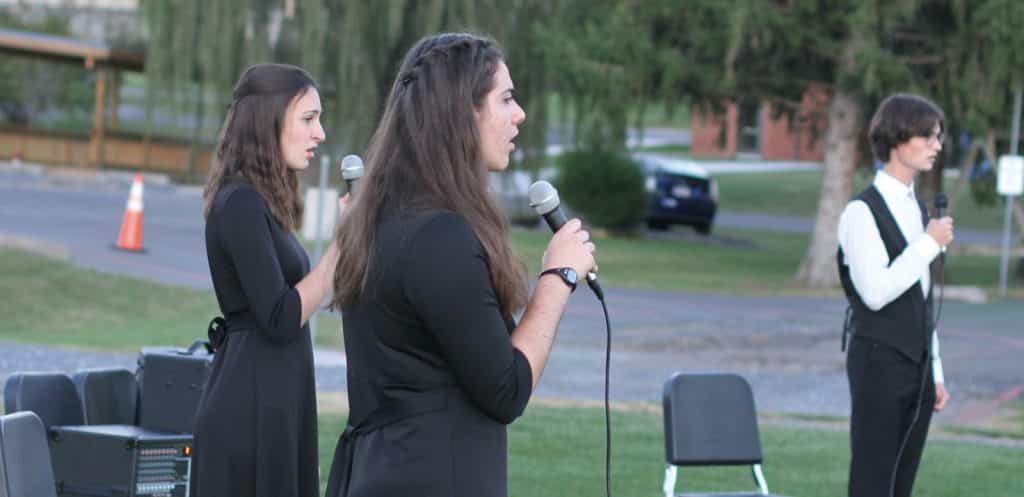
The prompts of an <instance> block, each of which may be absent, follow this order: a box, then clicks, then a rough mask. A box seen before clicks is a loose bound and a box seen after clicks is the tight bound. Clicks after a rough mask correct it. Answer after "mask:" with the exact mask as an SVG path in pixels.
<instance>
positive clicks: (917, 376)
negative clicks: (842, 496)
mask: <svg viewBox="0 0 1024 497" xmlns="http://www.w3.org/2000/svg"><path fill="white" fill-rule="evenodd" d="M846 374H847V377H848V378H849V380H850V405H851V408H852V412H851V415H850V452H851V459H850V481H849V486H848V491H849V496H850V497H886V496H890V495H891V496H892V497H910V495H911V492H912V490H913V487H914V477H915V476H916V475H917V468H918V465H919V463H920V462H921V453H922V452H923V451H924V443H925V439H926V438H927V436H928V425H929V424H930V423H931V419H932V410H933V408H934V406H935V382H934V380H933V378H932V371H931V360H930V358H929V357H928V354H927V352H926V353H925V357H923V358H921V362H920V363H917V362H914V361H912V360H910V359H909V358H907V357H906V356H904V355H903V354H901V353H900V352H898V351H897V350H896V349H894V348H892V347H889V346H887V345H884V344H880V343H876V342H873V341H870V340H866V339H863V338H857V337H854V339H853V340H851V341H850V347H849V353H848V355H847V358H846ZM922 375H923V376H922ZM922 381H923V382H924V387H923V389H922V385H921V384H922ZM919 402H920V410H919V409H918V404H919ZM915 416H916V417H917V419H916V421H915V419H914V418H915ZM908 431H909V433H908ZM890 491H891V492H892V493H891V494H890Z"/></svg>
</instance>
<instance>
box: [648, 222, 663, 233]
mask: <svg viewBox="0 0 1024 497" xmlns="http://www.w3.org/2000/svg"><path fill="white" fill-rule="evenodd" d="M647 229H649V230H651V231H665V230H667V229H668V223H666V222H664V221H647Z"/></svg>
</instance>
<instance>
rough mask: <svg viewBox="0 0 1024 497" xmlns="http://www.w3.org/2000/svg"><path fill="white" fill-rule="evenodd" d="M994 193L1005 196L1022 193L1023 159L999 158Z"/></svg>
mask: <svg viewBox="0 0 1024 497" xmlns="http://www.w3.org/2000/svg"><path fill="white" fill-rule="evenodd" d="M996 192H997V193H999V194H1000V195H1007V196H1011V195H1020V194H1022V193H1024V157H1022V156H1020V155H1004V156H1002V157H1000V158H999V176H998V178H997V181H996Z"/></svg>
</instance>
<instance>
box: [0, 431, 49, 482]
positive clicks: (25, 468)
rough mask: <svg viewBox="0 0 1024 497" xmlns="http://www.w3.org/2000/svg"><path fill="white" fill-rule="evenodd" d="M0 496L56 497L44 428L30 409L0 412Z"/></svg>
mask: <svg viewBox="0 0 1024 497" xmlns="http://www.w3.org/2000/svg"><path fill="white" fill-rule="evenodd" d="M0 497H57V486H56V484H55V483H54V479H53V467H52V466H51V464H50V447H49V444H48V443H47V440H46V429H45V428H43V422H42V421H41V420H40V419H39V416H36V415H35V414H34V413H31V412H16V413H14V414H7V415H5V416H0Z"/></svg>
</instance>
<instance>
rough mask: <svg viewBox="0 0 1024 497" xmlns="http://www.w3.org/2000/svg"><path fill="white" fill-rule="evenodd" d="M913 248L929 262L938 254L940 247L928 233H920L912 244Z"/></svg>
mask: <svg viewBox="0 0 1024 497" xmlns="http://www.w3.org/2000/svg"><path fill="white" fill-rule="evenodd" d="M913 247H914V250H915V251H916V252H917V253H918V255H920V256H921V257H924V259H925V260H926V261H928V262H931V261H932V259H934V258H935V256H937V255H939V251H940V250H942V247H939V243H938V242H936V241H935V239H934V238H932V237H931V235H929V234H928V233H925V234H923V235H921V236H920V237H919V238H918V239H917V240H916V241H914V244H913Z"/></svg>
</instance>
